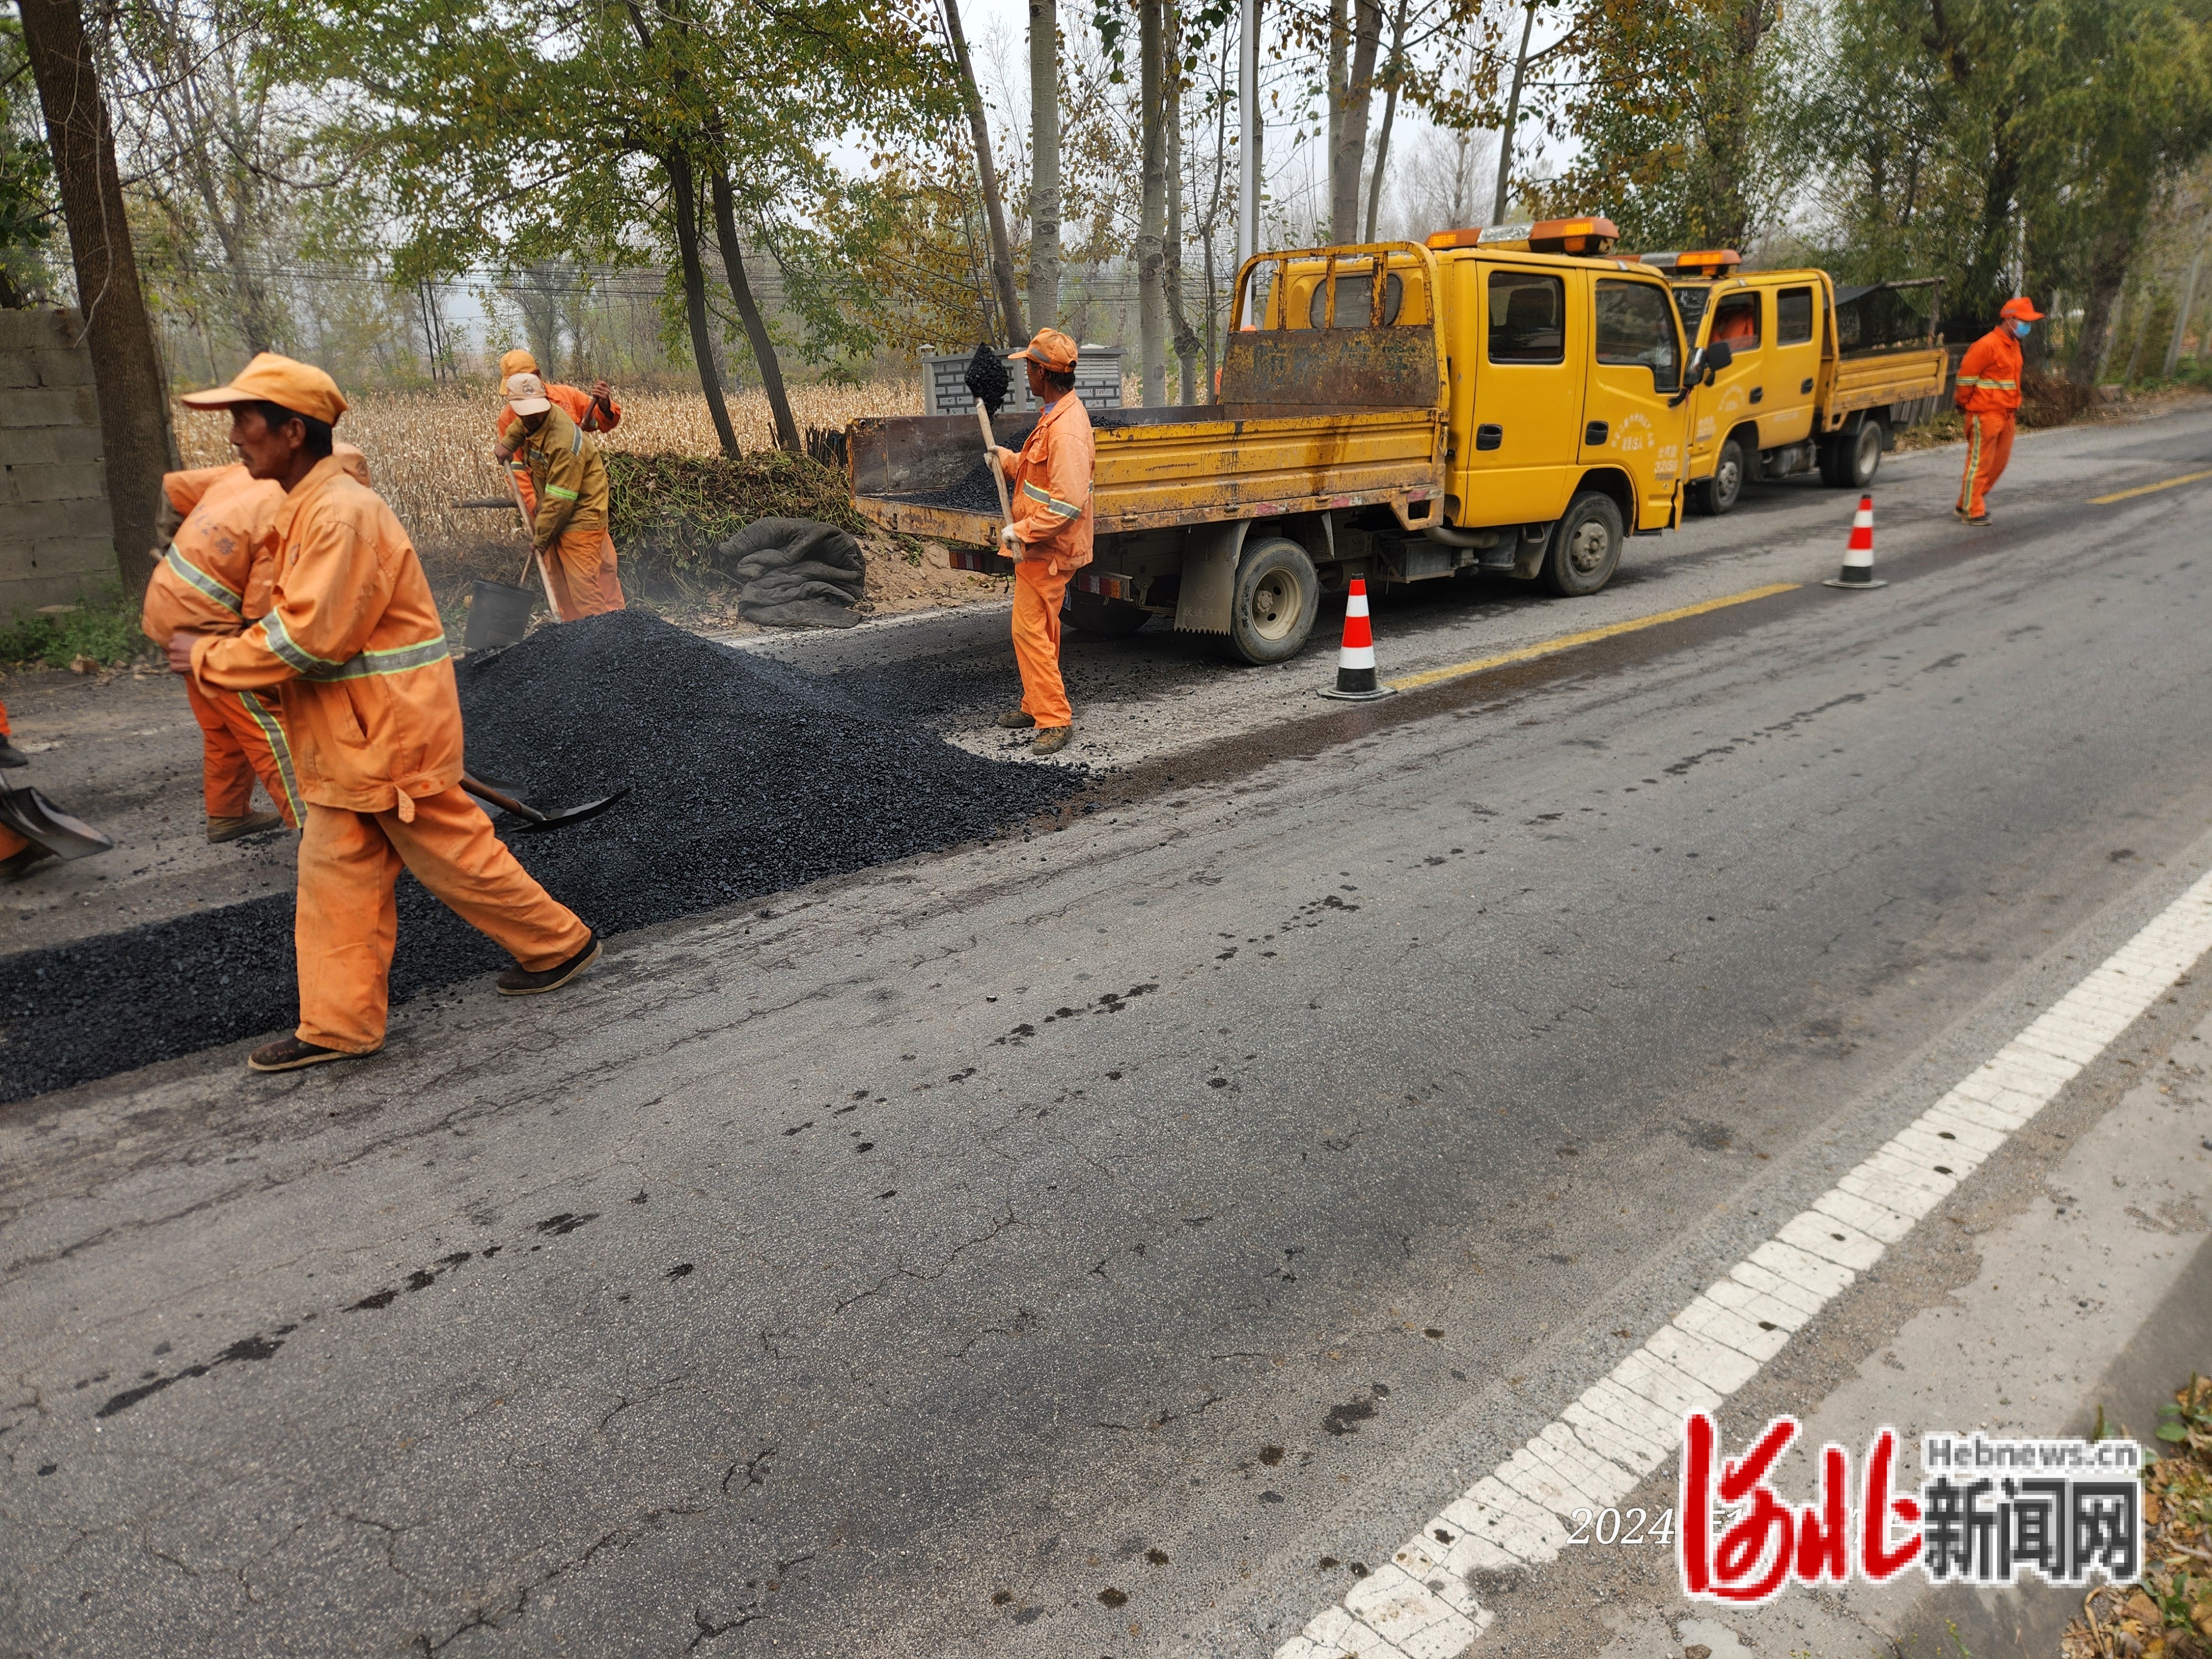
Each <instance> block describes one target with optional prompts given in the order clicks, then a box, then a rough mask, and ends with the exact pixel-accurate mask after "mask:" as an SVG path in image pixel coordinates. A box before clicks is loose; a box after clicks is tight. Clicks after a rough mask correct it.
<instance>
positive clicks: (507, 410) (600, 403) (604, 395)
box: [492, 351, 623, 622]
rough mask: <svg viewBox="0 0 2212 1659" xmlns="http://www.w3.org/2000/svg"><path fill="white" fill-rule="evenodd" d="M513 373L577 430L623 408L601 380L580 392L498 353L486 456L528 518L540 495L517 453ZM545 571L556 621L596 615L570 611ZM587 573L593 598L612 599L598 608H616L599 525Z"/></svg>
mask: <svg viewBox="0 0 2212 1659" xmlns="http://www.w3.org/2000/svg"><path fill="white" fill-rule="evenodd" d="M518 374H526V375H529V376H531V377H532V378H533V379H535V380H537V381H538V386H539V393H538V395H539V396H541V397H543V398H545V400H546V401H547V402H549V403H550V404H552V405H553V407H554V408H556V409H557V410H560V411H561V412H562V414H564V415H566V416H568V418H569V419H570V420H572V421H574V422H575V423H576V428H577V430H579V431H580V432H586V433H597V432H611V431H613V430H614V429H615V428H617V426H620V425H621V424H622V413H623V412H622V405H621V404H618V403H617V402H616V401H615V394H614V388H613V387H611V386H609V385H608V384H607V383H606V382H605V380H594V381H593V382H592V389H591V391H590V392H583V391H581V390H580V389H579V388H578V387H575V386H564V385H562V383H561V382H560V381H558V380H546V379H545V378H544V376H543V375H542V374H538V360H537V359H536V358H535V357H533V356H531V355H530V354H529V353H528V352H526V351H510V352H507V354H506V355H505V356H502V357H501V358H500V360H499V375H500V380H499V392H500V396H501V397H502V398H507V399H508V402H507V404H506V405H505V406H504V407H503V408H501V410H500V411H499V422H498V428H497V437H498V441H497V442H496V443H495V444H494V445H493V447H492V459H495V460H496V461H497V462H498V463H499V464H500V465H501V466H503V467H505V468H507V476H508V477H511V478H513V480H514V493H515V495H516V496H517V497H518V498H519V499H520V501H521V502H522V513H523V517H524V518H526V519H534V518H535V517H536V516H537V513H538V506H539V502H540V497H539V495H538V485H537V481H536V480H535V479H533V478H532V477H531V473H530V465H529V463H528V462H527V461H526V460H525V459H523V457H522V454H521V450H522V447H523V441H524V439H525V437H526V430H525V428H523V426H522V425H521V424H520V417H519V416H517V415H516V414H515V411H514V404H513V386H512V384H511V383H512V382H513V379H514V377H515V376H516V375H518ZM548 574H549V575H550V579H551V583H552V587H553V592H554V598H555V605H554V609H555V610H556V611H558V612H559V613H560V617H561V620H562V622H574V620H575V619H576V617H580V616H584V617H588V616H593V615H596V614H598V613H597V612H596V611H585V610H579V611H575V612H574V615H571V614H570V611H569V608H568V607H569V599H568V594H567V592H566V590H565V588H564V586H563V579H562V576H561V574H559V573H558V572H557V571H549V573H548ZM589 574H591V576H592V584H591V585H592V588H593V590H594V597H595V598H596V599H599V600H601V601H606V600H609V599H611V601H612V602H611V603H604V602H603V603H601V604H600V605H599V610H601V611H619V610H621V609H622V608H623V592H622V584H621V583H620V582H619V581H617V580H616V578H615V538H614V537H613V535H612V533H611V532H610V531H609V530H607V529H605V528H602V530H601V532H600V534H599V564H598V565H597V566H596V567H595V568H594V569H593V570H592V572H591V573H589Z"/></svg>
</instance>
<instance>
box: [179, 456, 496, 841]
mask: <svg viewBox="0 0 2212 1659" xmlns="http://www.w3.org/2000/svg"><path fill="white" fill-rule="evenodd" d="M276 537H277V550H276V575H275V582H274V586H273V590H272V592H271V594H270V607H269V611H268V614H267V615H266V616H264V617H262V618H261V620H260V621H258V622H257V623H253V624H252V625H251V626H250V627H248V628H247V629H246V630H245V631H244V632H243V633H240V634H237V635H233V636H231V637H230V638H228V639H224V638H216V637H210V638H208V639H203V640H201V641H197V643H196V644H195V645H194V646H193V647H192V673H193V676H194V678H197V680H198V682H199V683H200V684H201V686H202V687H203V689H205V688H208V687H214V688H216V689H219V690H225V691H256V690H267V689H269V688H271V687H274V688H275V690H276V694H277V696H278V697H279V698H280V699H281V700H282V701H283V708H284V729H285V731H286V732H287V733H288V734H289V736H290V738H291V740H292V756H293V760H294V763H295V766H296V768H297V770H298V773H299V778H300V790H301V793H302V794H304V795H305V796H306V797H307V799H308V800H310V801H312V802H313V803H314V804H315V805H318V806H334V807H340V808H343V809H344V810H346V811H355V812H389V811H394V810H397V811H398V814H399V816H400V817H401V818H402V819H403V820H407V819H412V818H413V817H414V816H415V809H414V803H415V801H416V799H420V798H422V796H425V795H435V794H437V793H439V792H440V791H441V790H445V789H450V788H451V787H453V785H454V784H455V783H457V782H459V780H460V775H461V704H460V698H459V694H458V692H457V691H456V690H455V688H454V684H453V656H452V653H450V652H449V651H448V650H447V647H446V635H445V629H444V628H443V627H442V626H441V623H440V622H439V620H438V606H437V604H436V601H435V600H434V599H432V598H431V596H430V584H429V581H428V579H427V578H426V577H425V576H424V575H423V574H422V561H420V560H419V559H417V558H416V556H415V547H414V544H413V543H411V542H410V541H409V540H408V538H407V532H406V531H404V529H402V528H401V527H400V524H399V520H398V518H396V517H395V516H394V515H393V513H392V509H391V508H390V507H386V505H385V504H384V501H383V499H382V498H381V497H380V496H379V495H377V494H376V492H375V491H374V490H372V489H367V488H366V487H364V486H363V485H362V484H359V483H356V482H355V481H354V480H353V479H352V478H350V477H347V476H346V472H345V470H344V465H343V463H342V462H341V461H340V460H339V459H337V457H335V456H326V457H325V459H322V460H320V461H318V462H317V463H316V464H315V466H314V470H313V471H311V472H309V473H308V474H307V477H305V478H303V479H301V481H300V484H299V487H298V488H297V489H294V490H293V491H292V493H291V494H290V495H287V496H285V498H284V502H283V506H282V507H279V508H278V509H277V512H276Z"/></svg>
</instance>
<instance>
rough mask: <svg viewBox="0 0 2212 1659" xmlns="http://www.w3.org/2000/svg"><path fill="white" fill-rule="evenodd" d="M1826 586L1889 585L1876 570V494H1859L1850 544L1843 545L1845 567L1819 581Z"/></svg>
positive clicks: (1852, 520) (1853, 515)
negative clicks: (1877, 576) (1877, 574)
mask: <svg viewBox="0 0 2212 1659" xmlns="http://www.w3.org/2000/svg"><path fill="white" fill-rule="evenodd" d="M1820 586H1823V587H1887V586H1889V584H1888V583H1887V582H1885V581H1877V580H1875V574H1874V497H1873V496H1871V495H1862V496H1860V497H1859V510H1858V511H1857V512H1856V513H1852V514H1851V539H1850V545H1849V546H1847V547H1845V548H1844V568H1843V569H1842V571H1841V572H1840V573H1839V574H1836V575H1833V576H1831V577H1829V578H1828V580H1826V581H1825V582H1823V583H1821V584H1820Z"/></svg>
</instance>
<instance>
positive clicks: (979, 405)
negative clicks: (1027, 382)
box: [961, 341, 1014, 525]
mask: <svg viewBox="0 0 2212 1659" xmlns="http://www.w3.org/2000/svg"><path fill="white" fill-rule="evenodd" d="M961 380H963V382H964V383H965V384H966V386H967V387H968V390H969V393H970V394H971V395H972V396H973V397H974V398H975V424H976V425H977V426H980V427H981V428H983V459H984V460H985V461H986V462H987V464H988V465H989V466H990V469H991V482H992V483H994V484H996V485H998V487H999V522H1000V524H1002V525H1006V524H1012V522H1013V519H1014V512H1013V507H1012V503H1011V502H1009V501H1007V499H1006V474H1005V473H1003V472H1001V471H1000V470H999V441H998V439H997V438H996V437H994V435H992V432H991V416H994V415H995V414H997V413H998V412H999V405H1000V404H1002V403H1004V402H1006V388H1007V386H1009V385H1011V384H1012V377H1011V376H1010V375H1009V374H1007V372H1006V363H1005V362H1004V360H1003V359H1001V358H1000V356H999V354H998V353H997V352H995V351H993V350H992V349H991V347H990V343H989V342H987V341H986V342H984V343H981V344H979V345H977V346H976V348H975V356H972V357H970V358H969V360H968V368H967V372H966V373H965V374H963V375H962V376H961Z"/></svg>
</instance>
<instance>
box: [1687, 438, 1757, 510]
mask: <svg viewBox="0 0 2212 1659" xmlns="http://www.w3.org/2000/svg"><path fill="white" fill-rule="evenodd" d="M1745 471H1746V467H1745V464H1744V454H1743V442H1742V440H1741V439H1738V438H1729V439H1725V440H1723V442H1722V444H1721V453H1720V454H1719V456H1718V457H1717V459H1715V460H1714V462H1713V476H1712V477H1710V478H1708V479H1706V480H1705V483H1703V484H1701V485H1699V490H1698V507H1699V510H1700V511H1702V512H1704V513H1706V514H1707V515H1709V516H1710V517H1712V518H1716V519H1717V518H1719V517H1720V516H1721V514H1722V513H1726V512H1727V511H1728V510H1729V508H1731V507H1734V506H1735V504H1736V502H1737V501H1739V500H1740V499H1741V497H1742V495H1743V480H1744V473H1745Z"/></svg>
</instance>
